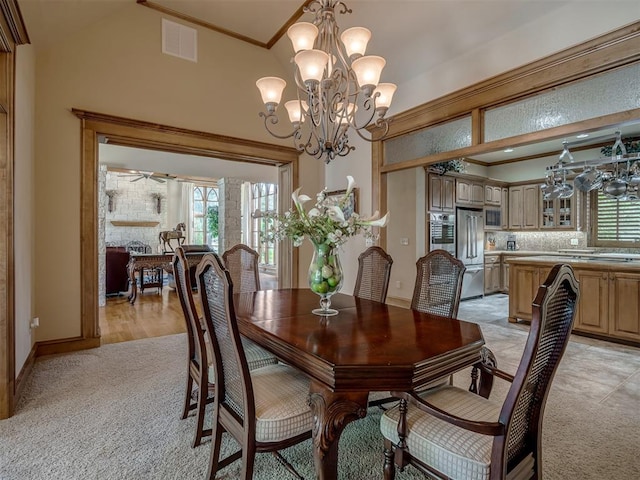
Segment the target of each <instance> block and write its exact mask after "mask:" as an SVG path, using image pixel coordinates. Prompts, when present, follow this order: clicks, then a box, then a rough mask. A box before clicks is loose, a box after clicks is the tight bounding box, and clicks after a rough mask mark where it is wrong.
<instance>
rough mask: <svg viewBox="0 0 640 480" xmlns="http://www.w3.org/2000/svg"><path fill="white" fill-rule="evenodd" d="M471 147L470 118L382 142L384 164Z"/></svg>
mask: <svg viewBox="0 0 640 480" xmlns="http://www.w3.org/2000/svg"><path fill="white" fill-rule="evenodd" d="M469 146H471V116H467V117H463V118H460V119H458V120H453V121H451V122H447V123H442V124H440V125H436V126H433V127H427V128H424V129H422V130H418V131H416V132H413V133H409V134H407V135H402V136H400V137H396V138H392V139H390V140H387V141H385V142H384V159H385V164H393V163H399V162H404V161H406V160H413V159H416V158H422V157H426V156H429V155H433V154H435V153H442V152H448V151H450V150H456V149H458V148H464V147H469Z"/></svg>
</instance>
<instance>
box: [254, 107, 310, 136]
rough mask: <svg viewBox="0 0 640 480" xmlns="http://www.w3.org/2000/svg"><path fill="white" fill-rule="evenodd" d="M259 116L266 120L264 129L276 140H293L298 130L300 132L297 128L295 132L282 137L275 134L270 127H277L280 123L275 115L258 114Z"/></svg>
mask: <svg viewBox="0 0 640 480" xmlns="http://www.w3.org/2000/svg"><path fill="white" fill-rule="evenodd" d="M258 115H259V116H261V117H263V118H264V128H265V129H266V130H267V132H269V133H270V134H271V135H273V136H274V137H276V138H280V139H287V138H291V137H293V136H294V135H295V134H296V132H297V131H298V130H300V128H299V127H298V128H296V129H294V130H293V132H291V133H289V134H286V135H280V134H278V133H276V132H274V131H273V130H272V129H271V127H270V126H269V125H276V124H277V123H278V116H277V115H276V114H275V113H270V114H267V113H264V112H260V113H258Z"/></svg>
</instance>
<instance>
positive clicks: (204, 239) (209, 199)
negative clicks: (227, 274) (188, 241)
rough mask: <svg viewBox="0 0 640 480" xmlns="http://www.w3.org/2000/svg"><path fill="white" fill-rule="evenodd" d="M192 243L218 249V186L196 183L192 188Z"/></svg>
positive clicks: (215, 250) (214, 249)
mask: <svg viewBox="0 0 640 480" xmlns="http://www.w3.org/2000/svg"><path fill="white" fill-rule="evenodd" d="M193 243H195V244H200V245H204V244H206V245H210V246H211V247H212V248H213V251H214V252H217V251H218V187H217V186H207V185H196V186H195V187H194V189H193Z"/></svg>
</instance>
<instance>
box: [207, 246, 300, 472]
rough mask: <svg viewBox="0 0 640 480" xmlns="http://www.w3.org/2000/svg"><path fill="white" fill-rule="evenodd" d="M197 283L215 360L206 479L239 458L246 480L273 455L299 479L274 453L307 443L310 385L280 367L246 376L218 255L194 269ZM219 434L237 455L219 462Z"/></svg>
mask: <svg viewBox="0 0 640 480" xmlns="http://www.w3.org/2000/svg"><path fill="white" fill-rule="evenodd" d="M196 277H197V282H198V290H199V292H200V301H201V304H202V311H203V313H204V319H205V322H206V334H207V336H208V337H209V341H210V342H211V345H212V347H213V348H212V350H213V355H214V359H215V361H214V363H215V369H214V370H215V394H214V401H213V408H214V415H213V424H212V428H213V436H212V442H211V456H210V460H209V467H208V472H207V478H210V479H213V478H214V477H215V475H216V473H217V472H218V471H219V470H221V469H222V468H224V467H226V466H227V465H229V464H231V463H233V462H234V461H236V460H238V459H240V458H241V459H242V471H241V475H240V478H243V479H246V480H249V479H251V478H252V476H253V469H254V461H255V455H256V453H259V452H272V453H274V454H275V455H276V457H277V458H278V459H279V460H280V461H281V462H283V464H284V465H285V466H286V467H287V468H288V469H289V470H290V471H292V472H294V473H295V474H296V475H297V476H298V478H301V477H300V476H299V475H298V474H297V473H296V472H295V470H294V469H293V467H292V466H291V465H290V464H289V463H288V462H287V461H286V460H284V458H282V456H281V455H280V454H279V453H278V451H279V450H281V449H283V448H287V447H289V446H292V445H295V444H297V443H300V442H302V441H304V440H307V439H309V438H310V437H311V429H312V421H313V416H312V414H311V410H310V407H309V405H308V404H307V397H308V396H309V383H310V382H309V379H308V378H307V377H306V376H305V375H304V374H302V373H301V372H300V371H298V370H297V369H295V368H293V367H290V366H288V365H284V364H280V363H279V364H274V365H268V366H265V367H262V368H258V369H255V370H250V369H249V366H248V362H247V355H246V352H245V348H244V345H243V344H242V342H241V341H240V333H239V329H238V324H237V322H236V318H235V310H234V305H233V283H232V282H231V277H230V275H229V272H228V271H227V270H226V269H225V268H224V266H223V264H222V261H221V260H220V258H219V257H218V256H217V255H215V254H210V255H206V256H205V257H204V258H203V259H202V261H201V262H200V264H199V265H198V269H197V270H196ZM223 432H228V433H229V434H230V435H231V436H233V437H234V438H235V440H236V441H237V442H238V443H239V444H240V449H239V450H238V451H237V452H235V453H232V454H230V455H228V456H227V457H225V458H224V459H220V445H221V440H222V433H223ZM309 454H310V455H311V452H309Z"/></svg>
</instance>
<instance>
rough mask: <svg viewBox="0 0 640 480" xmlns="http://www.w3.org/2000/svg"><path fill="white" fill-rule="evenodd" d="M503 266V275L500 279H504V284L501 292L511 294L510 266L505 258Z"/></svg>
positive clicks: (501, 285)
mask: <svg viewBox="0 0 640 480" xmlns="http://www.w3.org/2000/svg"><path fill="white" fill-rule="evenodd" d="M501 265H502V275H501V277H500V278H501V279H502V283H501V284H500V291H502V293H509V264H508V263H507V262H506V261H505V259H504V258H503V259H502V262H501Z"/></svg>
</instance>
